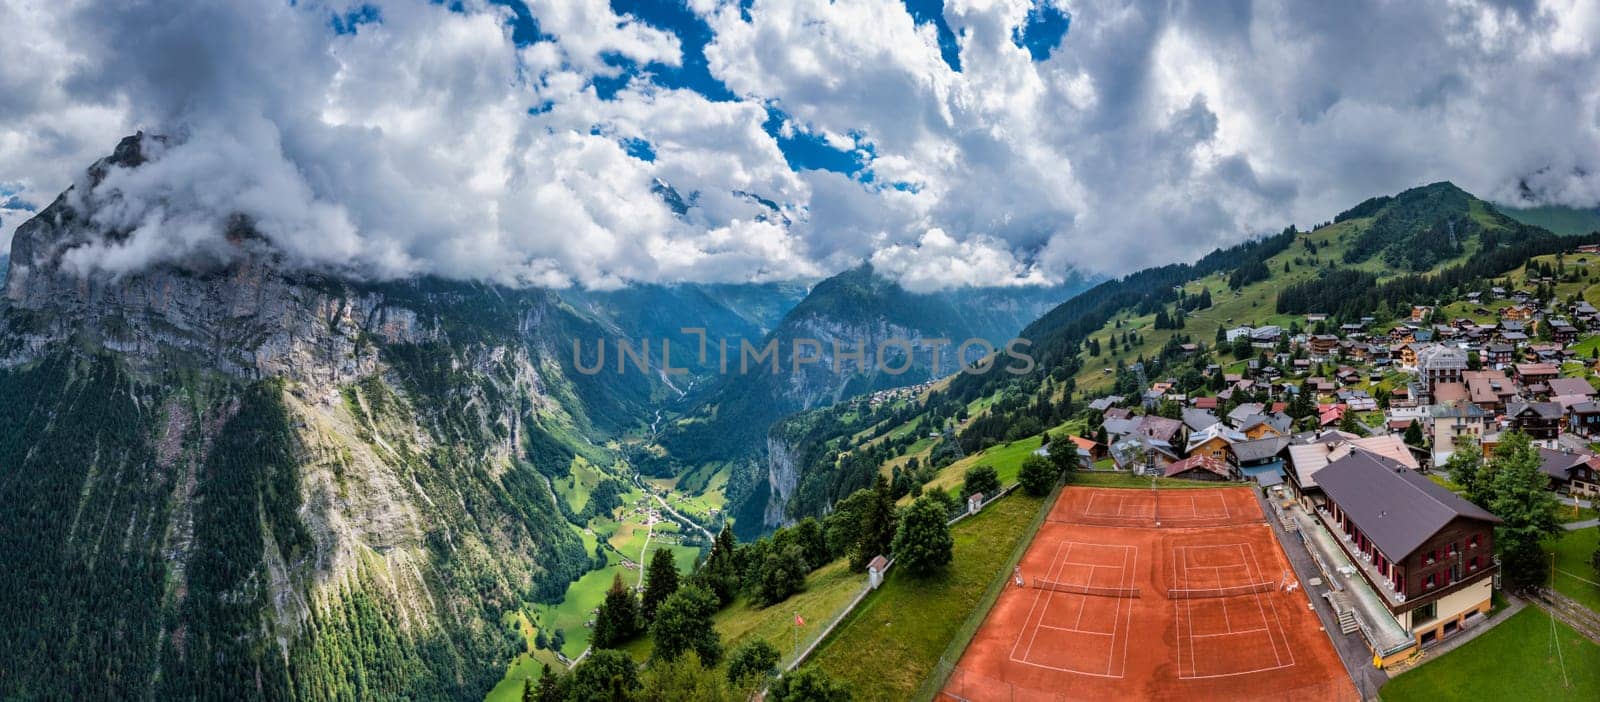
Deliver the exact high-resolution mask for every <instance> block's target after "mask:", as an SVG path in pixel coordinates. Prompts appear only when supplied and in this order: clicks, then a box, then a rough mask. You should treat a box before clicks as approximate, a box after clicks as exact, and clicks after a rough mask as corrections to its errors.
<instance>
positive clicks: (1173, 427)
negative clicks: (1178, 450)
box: [1138, 414, 1183, 442]
mask: <svg viewBox="0 0 1600 702" xmlns="http://www.w3.org/2000/svg"><path fill="white" fill-rule="evenodd" d="M1138 428H1139V431H1141V432H1144V434H1145V435H1146V436H1149V437H1150V438H1152V439H1160V440H1162V441H1166V442H1171V441H1172V439H1173V438H1174V437H1176V436H1177V435H1178V432H1180V431H1182V430H1183V422H1180V421H1178V420H1176V419H1167V418H1166V417H1158V416H1156V415H1153V414H1147V415H1145V416H1144V417H1141V418H1140V419H1139V427H1138Z"/></svg>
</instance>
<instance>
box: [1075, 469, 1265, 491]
mask: <svg viewBox="0 0 1600 702" xmlns="http://www.w3.org/2000/svg"><path fill="white" fill-rule="evenodd" d="M1237 484H1238V483H1222V482H1210V481H1206V480H1180V479H1178V478H1156V479H1155V486H1156V487H1157V488H1208V487H1210V488H1214V487H1228V486H1230V485H1237ZM1072 486H1073V487H1104V488H1144V489H1146V490H1148V489H1150V478H1146V477H1143V476H1138V475H1133V474H1132V473H1090V472H1079V473H1076V474H1074V475H1073V476H1072Z"/></svg>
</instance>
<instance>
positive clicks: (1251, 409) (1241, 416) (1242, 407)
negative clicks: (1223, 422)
mask: <svg viewBox="0 0 1600 702" xmlns="http://www.w3.org/2000/svg"><path fill="white" fill-rule="evenodd" d="M1265 410H1266V405H1263V404H1261V403H1259V402H1241V403H1239V405H1238V406H1236V407H1234V408H1233V411H1231V412H1229V413H1228V424H1229V425H1232V426H1233V428H1235V429H1238V428H1239V425H1240V424H1241V423H1242V422H1244V420H1246V419H1249V418H1250V417H1254V416H1256V415H1258V414H1261V413H1262V412H1263V411H1265Z"/></svg>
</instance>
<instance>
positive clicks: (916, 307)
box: [639, 264, 1083, 535]
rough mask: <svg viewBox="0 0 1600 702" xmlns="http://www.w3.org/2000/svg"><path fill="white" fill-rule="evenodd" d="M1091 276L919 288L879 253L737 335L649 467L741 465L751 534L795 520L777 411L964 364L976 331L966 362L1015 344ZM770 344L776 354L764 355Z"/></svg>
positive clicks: (740, 503)
mask: <svg viewBox="0 0 1600 702" xmlns="http://www.w3.org/2000/svg"><path fill="white" fill-rule="evenodd" d="M1082 286H1083V281H1082V280H1081V279H1079V278H1074V279H1072V280H1071V281H1070V282H1068V283H1066V284H1063V285H1061V286H1054V287H1019V288H984V289H957V290H948V291H942V292H936V293H914V292H911V291H908V290H905V289H904V288H902V287H901V286H900V285H899V284H898V283H896V282H894V281H892V280H890V279H888V278H886V277H884V276H883V275H881V274H879V273H877V272H876V271H875V270H873V268H872V266H870V265H865V264H863V265H861V266H858V267H856V268H854V269H851V270H848V271H845V272H843V273H840V274H838V275H835V276H833V277H832V278H829V279H827V280H824V281H822V282H820V283H818V284H817V285H816V286H815V287H814V288H812V290H811V291H810V293H809V294H808V295H807V296H806V297H805V299H803V300H801V301H800V303H799V304H798V305H796V306H795V307H794V308H793V309H792V310H790V311H789V312H788V314H786V315H785V316H784V318H783V321H782V322H781V323H780V324H779V325H778V326H777V328H776V329H774V330H773V331H772V332H771V333H769V334H767V335H766V336H764V337H762V338H760V339H759V340H753V339H740V340H737V341H736V342H735V343H731V344H730V345H729V347H728V351H727V353H726V359H727V366H728V369H727V371H726V372H725V373H722V374H720V377H719V378H718V381H717V384H716V385H715V386H714V387H712V388H711V389H709V390H708V395H707V397H706V398H705V400H704V402H703V404H702V405H701V407H700V408H699V409H698V410H696V411H693V412H691V413H689V414H688V415H687V416H685V417H683V418H680V419H679V420H678V421H676V422H674V423H672V424H671V425H670V426H668V427H667V428H666V429H665V430H664V431H663V432H662V434H661V436H660V437H659V438H658V441H657V442H656V447H657V448H659V451H657V452H652V453H649V454H647V455H646V456H643V457H641V458H640V461H639V464H640V466H641V469H642V470H646V471H649V472H651V473H654V474H657V475H680V476H681V475H685V474H689V475H696V476H702V477H701V478H699V479H697V480H695V481H693V482H704V478H703V476H704V475H705V474H706V473H707V472H720V471H726V472H729V473H730V476H729V481H728V485H727V488H726V491H727V497H728V498H729V499H730V501H731V502H732V503H734V505H735V509H734V510H733V517H734V519H735V524H736V528H737V529H738V530H739V532H740V533H741V535H748V534H757V533H760V531H761V530H762V529H765V528H768V527H772V526H775V525H777V524H779V523H781V522H782V521H783V519H784V516H785V512H784V509H783V506H784V503H785V501H786V500H787V497H788V495H789V493H790V492H791V491H792V489H793V487H794V475H793V474H792V472H791V470H790V466H789V464H788V461H787V460H786V459H785V456H784V449H783V447H782V446H781V445H780V444H778V443H775V442H774V441H772V439H771V438H770V437H769V436H768V428H769V427H771V426H772V425H773V424H774V423H775V422H777V421H778V420H779V419H781V418H782V417H784V416H785V415H788V414H791V413H794V412H798V411H802V410H806V409H811V408H815V407H825V406H829V405H832V404H834V403H836V402H839V401H841V400H844V399H848V398H851V397H856V396H860V395H863V394H866V393H870V392H873V391H876V390H882V389H887V388H895V387H902V386H907V385H914V384H917V383H923V382H928V381H931V380H933V379H936V378H940V377H944V376H947V375H949V374H951V373H955V372H957V371H958V370H960V368H961V367H962V364H963V359H961V358H958V351H961V350H962V349H961V348H960V347H961V346H962V345H963V344H965V343H967V342H968V340H974V341H973V342H972V343H971V344H969V345H968V347H967V348H966V349H965V352H966V356H967V357H966V358H965V359H964V360H965V361H966V362H971V361H974V360H977V359H979V358H981V357H982V356H983V355H984V353H985V349H986V348H1004V346H1005V345H1006V343H1007V342H1008V341H1009V340H1010V339H1011V337H1012V336H1013V335H1014V334H1015V333H1016V332H1017V330H1019V329H1020V328H1021V327H1022V325H1023V324H1024V323H1026V320H1030V319H1033V318H1034V317H1035V316H1037V315H1038V314H1039V313H1040V312H1041V311H1043V310H1044V309H1048V308H1049V307H1050V306H1051V305H1054V304H1056V303H1058V302H1059V301H1060V300H1063V299H1065V298H1066V297H1069V296H1070V295H1071V294H1072V293H1073V292H1075V291H1076V290H1079V289H1081V288H1082ZM978 341H981V342H983V343H984V344H988V345H989V346H988V347H985V346H984V345H983V344H980V343H978ZM768 349H770V350H771V352H772V353H771V355H763V353H764V351H766V350H768ZM852 354H854V355H852ZM714 355H715V356H716V358H715V359H714V360H717V361H720V360H721V358H723V356H722V354H720V353H718V354H714ZM880 357H881V359H880ZM757 359H760V360H757ZM718 365H719V366H720V365H721V364H720V363H718Z"/></svg>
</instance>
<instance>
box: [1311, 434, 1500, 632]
mask: <svg viewBox="0 0 1600 702" xmlns="http://www.w3.org/2000/svg"><path fill="white" fill-rule="evenodd" d="M1318 482H1319V483H1320V484H1321V486H1322V490H1323V492H1324V494H1325V495H1326V497H1327V505H1326V506H1325V508H1324V509H1321V510H1319V511H1318V513H1317V515H1318V517H1319V518H1320V519H1321V520H1322V523H1323V525H1324V526H1326V527H1327V528H1328V529H1329V530H1330V531H1332V532H1333V533H1334V534H1337V535H1338V536H1339V546H1340V548H1342V549H1344V551H1345V553H1346V554H1347V555H1348V556H1349V557H1350V560H1351V562H1353V563H1355V564H1356V565H1357V566H1358V567H1357V570H1359V571H1360V572H1361V575H1362V579H1363V580H1365V581H1366V584H1367V585H1368V586H1369V587H1370V588H1371V590H1372V591H1373V592H1374V593H1376V594H1378V595H1379V596H1380V597H1381V598H1382V602H1383V605H1384V607H1385V608H1387V609H1388V612H1389V614H1390V615H1391V616H1393V617H1394V620H1395V621H1396V622H1398V623H1399V624H1400V626H1401V627H1403V628H1404V629H1405V630H1406V631H1407V632H1409V633H1410V635H1411V637H1412V640H1413V642H1414V643H1415V645H1416V646H1425V645H1428V644H1431V643H1434V642H1437V641H1439V640H1441V639H1444V638H1446V637H1449V636H1451V635H1453V634H1455V633H1457V632H1459V631H1461V630H1462V629H1463V628H1464V627H1466V626H1470V622H1471V620H1474V619H1476V618H1478V617H1481V616H1483V615H1486V614H1488V613H1489V608H1490V596H1491V593H1492V590H1493V582H1494V577H1493V576H1494V573H1495V572H1496V571H1497V570H1498V568H1499V566H1498V565H1497V564H1496V563H1495V559H1494V555H1493V554H1494V527H1495V525H1497V524H1500V523H1501V520H1500V518H1498V517H1496V516H1494V515H1493V514H1490V513H1489V512H1487V511H1485V510H1484V509H1483V508H1481V507H1478V506H1477V505H1474V504H1472V503H1471V502H1468V501H1466V500H1464V499H1461V498H1460V497H1458V496H1456V495H1455V493H1452V492H1450V491H1449V490H1446V489H1444V488H1443V487H1440V486H1439V485H1436V484H1434V483H1433V481H1431V480H1429V479H1428V478H1426V477H1424V476H1422V475H1419V474H1417V473H1415V472H1413V471H1410V470H1406V469H1405V468H1404V467H1403V466H1401V465H1400V464H1398V463H1396V462H1394V461H1392V460H1389V459H1387V458H1385V457H1383V456H1378V455H1376V454H1372V453H1368V452H1365V451H1356V452H1353V453H1351V454H1350V455H1349V456H1346V457H1344V458H1342V459H1340V460H1338V461H1335V462H1333V463H1330V464H1329V465H1328V466H1327V467H1326V468H1324V469H1322V471H1321V472H1320V473H1319V474H1318ZM1379 655H1380V657H1383V658H1385V660H1389V656H1393V657H1394V658H1399V657H1400V656H1403V655H1409V652H1401V651H1380V652H1379Z"/></svg>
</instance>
